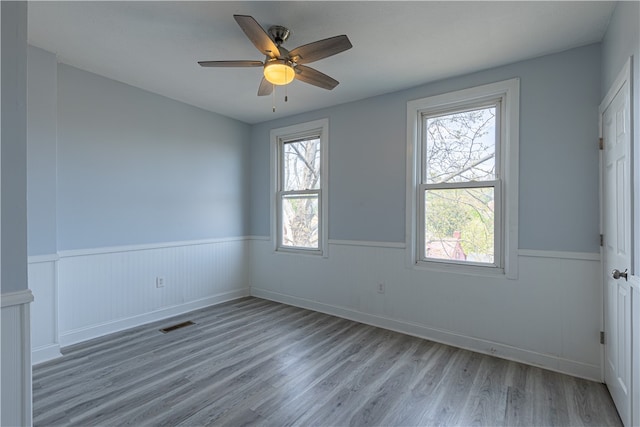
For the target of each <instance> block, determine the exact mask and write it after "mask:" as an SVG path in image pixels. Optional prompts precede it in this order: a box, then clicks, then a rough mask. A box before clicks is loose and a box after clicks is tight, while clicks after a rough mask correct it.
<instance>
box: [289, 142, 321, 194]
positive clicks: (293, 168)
mask: <svg viewBox="0 0 640 427" xmlns="http://www.w3.org/2000/svg"><path fill="white" fill-rule="evenodd" d="M282 151H283V163H284V168H283V177H282V189H283V190H284V191H296V190H317V189H319V188H320V139H319V138H314V139H308V140H304V141H296V142H286V143H284V144H283V147H282Z"/></svg>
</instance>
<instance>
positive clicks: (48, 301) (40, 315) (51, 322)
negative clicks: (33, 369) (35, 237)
mask: <svg viewBox="0 0 640 427" xmlns="http://www.w3.org/2000/svg"><path fill="white" fill-rule="evenodd" d="M57 262H58V256H57V255H55V254H54V255H38V256H30V257H29V270H28V275H29V289H30V290H31V292H32V293H33V297H34V301H33V303H32V304H31V310H30V311H31V363H32V364H34V365H37V364H38V363H42V362H46V361H47V360H51V359H55V358H56V357H60V356H61V353H60V343H59V342H58V284H57V271H56V269H57Z"/></svg>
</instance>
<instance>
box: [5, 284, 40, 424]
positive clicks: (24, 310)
mask: <svg viewBox="0 0 640 427" xmlns="http://www.w3.org/2000/svg"><path fill="white" fill-rule="evenodd" d="M1 298H2V307H1V310H2V312H3V316H2V317H3V318H4V314H5V312H6V313H8V315H9V317H10V318H11V324H10V325H9V326H8V328H7V329H4V328H3V333H2V342H3V343H10V345H14V344H16V343H17V344H18V345H17V346H16V348H17V347H18V346H19V348H20V351H11V352H8V353H7V355H5V354H4V353H3V356H2V365H3V370H4V369H5V368H6V369H15V370H19V383H20V384H19V385H18V384H16V386H18V388H19V392H20V394H21V397H20V399H19V404H20V408H19V409H16V411H17V412H19V413H20V420H21V423H20V424H22V425H28V426H29V425H31V424H32V392H31V390H32V377H31V326H30V325H31V323H30V322H31V316H30V314H29V307H30V303H31V301H33V295H32V294H31V291H30V290H29V289H26V290H23V291H17V292H9V293H4V294H2V295H1ZM16 320H17V323H15V324H14V323H13V322H14V321H16ZM3 327H4V323H3ZM3 345H4V344H3ZM5 356H9V357H5ZM3 380H4V379H3ZM3 406H4V402H3ZM5 410H6V408H5Z"/></svg>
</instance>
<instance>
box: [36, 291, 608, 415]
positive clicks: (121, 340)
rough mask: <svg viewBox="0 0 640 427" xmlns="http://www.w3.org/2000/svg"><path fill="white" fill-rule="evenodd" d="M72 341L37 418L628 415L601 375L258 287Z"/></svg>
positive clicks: (42, 370)
mask: <svg viewBox="0 0 640 427" xmlns="http://www.w3.org/2000/svg"><path fill="white" fill-rule="evenodd" d="M185 320H192V321H193V322H195V325H192V326H188V327H185V328H182V329H178V330H175V331H173V332H169V333H167V334H163V333H161V332H159V331H158V329H160V328H162V327H166V326H170V325H172V324H174V323H179V322H182V321H185ZM63 353H64V356H63V357H62V358H60V359H57V360H55V361H52V362H48V363H44V364H41V365H38V366H36V367H34V370H33V401H34V402H33V409H34V425H36V426H52V425H77V426H93V425H100V426H116V425H117V426H126V425H132V426H178V425H180V426H201V425H225V426H242V425H260V426H286V425H304V426H343V425H352V426H368V425H383V426H413V425H429V426H431V425H434V426H435V425H438V426H445V425H464V426H470V425H487V426H498V425H509V426H511V425H513V426H516V425H527V426H531V425H536V426H542V425H562V426H568V425H571V426H580V425H596V426H604V425H607V426H619V425H620V419H619V417H618V415H617V413H616V411H615V409H614V407H613V403H612V401H611V398H610V396H609V394H608V392H607V390H606V388H605V386H604V385H602V384H599V383H595V382H591V381H585V380H582V379H578V378H573V377H570V376H567V375H561V374H557V373H554V372H550V371H547V370H544V369H540V368H536V367H532V366H527V365H523V364H520V363H515V362H509V361H506V360H502V359H498V358H495V357H491V356H486V355H482V354H478V353H474V352H471V351H466V350H460V349H457V348H454V347H450V346H446V345H442V344H437V343H434V342H431V341H426V340H423V339H419V338H415V337H411V336H407V335H403V334H400V333H396V332H391V331H387V330H384V329H380V328H375V327H372V326H368V325H363V324H360V323H357V322H352V321H349V320H345V319H341V318H338V317H333V316H328V315H325V314H321V313H316V312H313V311H309V310H304V309H300V308H296V307H291V306H288V305H283V304H279V303H275V302H271V301H266V300H262V299H258V298H253V297H250V298H243V299H239V300H235V301H231V302H228V303H224V304H221V305H217V306H214V307H209V308H206V309H202V310H198V311H194V312H191V313H188V314H185V315H182V316H178V317H176V318H173V319H170V320H166V321H162V322H158V323H153V324H149V325H145V326H141V327H137V328H134V329H131V330H127V331H124V332H120V333H116V334H113V335H109V336H107V337H104V338H99V339H96V340H92V341H89V342H86V343H82V344H80V345H76V346H72V347H68V348H65V349H64V350H63Z"/></svg>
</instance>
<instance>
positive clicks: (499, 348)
mask: <svg viewBox="0 0 640 427" xmlns="http://www.w3.org/2000/svg"><path fill="white" fill-rule="evenodd" d="M251 295H252V296H255V297H258V298H264V299H268V300H272V301H277V302H281V303H284V304H289V305H293V306H296V307H301V308H306V309H309V310H314V311H318V312H321V313H326V314H330V315H333V316H338V317H342V318H345V319H349V320H353V321H356V322H360V323H365V324H367V325H372V326H377V327H380V328H384V329H388V330H392V331H396V332H400V333H403V334H407V335H412V336H416V337H419V338H424V339H427V340H430V341H435V342H439V343H442V344H447V345H452V346H454V347H459V348H463V349H466V350H471V351H475V352H478V353H483V354H488V355H492V356H496V357H500V358H503V359H507V360H513V361H515V362H521V363H525V364H528V365H533V366H538V367H542V368H545V369H549V370H551V371H556V372H560V373H563V374H569V375H573V376H575V377H580V378H585V379H588V380H592V381H598V382H600V381H601V378H600V375H601V372H600V366H599V365H588V364H584V363H580V362H576V361H573V360H567V359H562V358H559V357H555V356H553V355H548V354H542V353H538V352H534V351H530V350H526V349H521V348H517V347H512V346H509V345H504V344H500V343H496V342H491V341H487V340H482V339H478V338H473V337H469V336H464V335H460V334H457V333H455V332H451V331H446V330H442V329H435V328H429V327H426V326H423V325H419V324H416V323H410V322H404V321H399V320H395V319H390V318H387V317H382V316H377V315H372V314H367V313H362V312H359V311H356V310H352V309H349V308H344V307H338V306H334V305H329V304H324V303H319V302H316V301H311V300H308V299H304V298H298V297H293V296H289V295H284V294H280V293H277V292H272V291H269V290H266V289H260V288H256V287H252V288H251Z"/></svg>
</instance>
